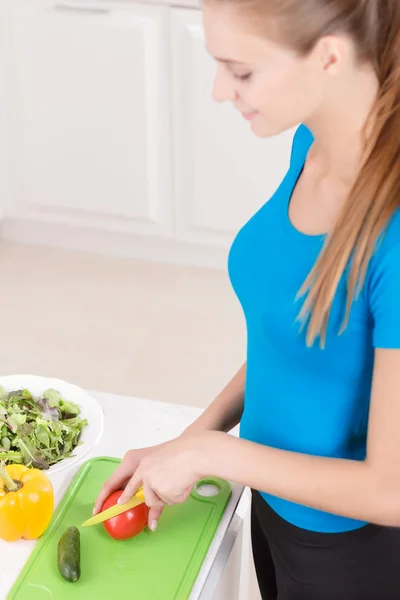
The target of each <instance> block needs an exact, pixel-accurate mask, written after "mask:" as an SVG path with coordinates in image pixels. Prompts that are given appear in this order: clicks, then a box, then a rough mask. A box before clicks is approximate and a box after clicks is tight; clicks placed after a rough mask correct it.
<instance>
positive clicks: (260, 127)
mask: <svg viewBox="0 0 400 600" xmlns="http://www.w3.org/2000/svg"><path fill="white" fill-rule="evenodd" d="M257 121H258V119H254V121H252V122H251V130H252V132H253V133H254V135H256V136H257V137H259V138H269V137H274V136H276V135H279V134H280V133H283V132H284V131H286V130H287V129H289V128H288V127H285V126H283V125H282V126H279V125H278V124H276V123H266V122H265V121H261V120H260V121H258V122H257Z"/></svg>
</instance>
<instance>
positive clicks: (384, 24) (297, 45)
mask: <svg viewBox="0 0 400 600" xmlns="http://www.w3.org/2000/svg"><path fill="white" fill-rule="evenodd" d="M213 1H214V2H222V1H224V2H235V3H237V4H239V5H243V6H244V7H245V9H246V13H247V14H249V13H250V11H256V12H257V17H259V18H258V22H259V23H262V19H261V16H259V15H258V13H261V14H262V13H264V14H266V15H267V16H272V17H273V18H274V19H275V22H276V23H277V25H278V31H279V35H280V36H281V37H282V38H283V41H284V42H285V43H286V44H287V45H288V46H291V47H292V48H294V49H295V50H296V51H297V52H299V53H300V54H302V55H304V56H306V55H307V54H308V53H309V52H311V50H312V49H313V48H314V47H315V45H316V43H317V42H318V40H319V39H321V38H322V37H323V36H325V35H330V34H335V33H338V34H347V35H349V36H350V37H351V38H352V40H353V41H354V43H355V48H356V51H357V54H358V59H359V61H360V63H369V64H371V65H372V67H373V68H374V70H375V72H376V75H377V78H378V81H379V92H378V95H377V98H376V102H375V104H374V106H373V109H372V111H371V114H370V115H369V118H368V120H367V122H366V124H365V127H364V131H363V142H364V147H363V150H364V152H363V156H362V160H361V163H360V169H359V173H358V177H357V179H356V181H355V183H354V185H353V188H352V189H351V191H350V193H349V195H348V197H347V199H346V201H345V203H344V205H343V208H342V210H341V213H340V215H339V217H338V219H337V222H336V224H335V226H334V228H333V230H332V232H331V233H330V234H329V235H328V236H327V238H326V242H325V245H324V247H323V249H322V251H321V253H320V255H319V257H318V259H317V261H316V263H315V265H314V267H313V268H312V270H311V272H310V273H309V275H308V277H307V278H306V280H305V282H304V284H303V286H302V287H301V289H300V290H299V296H304V297H305V299H304V304H303V306H302V309H301V311H300V314H299V320H300V321H301V322H302V323H303V324H304V326H306V328H307V331H306V340H307V345H309V346H311V345H312V344H313V343H314V342H315V340H316V339H317V338H319V340H320V344H321V346H324V345H325V341H326V331H327V325H328V320H329V315H330V311H331V307H332V303H333V300H334V297H335V294H336V291H337V288H338V285H339V282H340V280H341V278H342V277H343V275H344V273H345V271H346V270H347V269H348V268H349V275H348V279H347V301H346V306H345V307H344V308H345V312H344V319H343V323H342V327H341V330H340V332H341V331H343V330H344V329H345V327H346V325H347V323H348V319H349V314H350V309H351V305H352V302H353V300H354V299H355V297H356V296H357V294H358V293H359V291H360V290H361V288H362V286H363V283H364V281H365V276H366V272H367V268H368V264H369V261H370V259H371V257H372V255H373V253H374V250H375V247H376V244H377V241H378V238H379V236H380V234H381V233H382V232H383V231H384V230H385V227H386V226H387V224H388V223H389V221H390V218H391V217H392V215H393V214H394V212H395V211H396V209H397V208H399V207H400V0H213ZM261 26H262V25H261Z"/></svg>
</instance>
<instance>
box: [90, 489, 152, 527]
mask: <svg viewBox="0 0 400 600" xmlns="http://www.w3.org/2000/svg"><path fill="white" fill-rule="evenodd" d="M143 502H144V491H143V488H140V489H139V490H138V491H137V492H136V494H135V495H134V496H133V497H132V498H131V499H130V500H128V502H126V503H125V504H115V505H114V506H111V508H107V510H104V511H103V512H101V513H99V514H98V515H95V516H94V517H91V518H90V519H88V520H87V521H85V522H84V523H82V527H90V525H97V524H98V523H103V521H107V520H108V519H111V518H112V517H116V516H117V515H120V514H121V513H123V512H126V511H127V510H129V509H131V508H135V506H139V504H142V503H143Z"/></svg>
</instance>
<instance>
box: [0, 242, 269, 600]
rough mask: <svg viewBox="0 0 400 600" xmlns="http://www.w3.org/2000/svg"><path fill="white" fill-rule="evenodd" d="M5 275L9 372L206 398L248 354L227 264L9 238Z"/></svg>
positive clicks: (1, 360) (3, 342)
mask: <svg viewBox="0 0 400 600" xmlns="http://www.w3.org/2000/svg"><path fill="white" fill-rule="evenodd" d="M0 281H1V294H0V315H1V317H0V365H1V368H0V373H1V374H3V375H6V374H12V373H32V374H36V375H44V376H53V377H60V378H62V379H65V380H67V381H71V382H73V383H76V384H78V385H80V386H82V387H85V388H88V389H96V390H100V391H108V392H115V393H118V394H126V395H131V396H138V397H145V398H151V399H154V400H161V401H165V402H177V403H180V404H190V405H193V406H200V407H206V406H207V405H208V404H209V403H210V402H211V401H212V400H213V398H214V397H215V395H216V394H217V393H218V392H219V391H220V389H222V387H224V385H225V384H226V383H227V382H228V381H229V379H230V378H231V377H232V376H233V374H234V373H235V372H236V370H237V369H238V368H239V367H240V365H241V364H242V363H243V362H244V359H245V327H244V321H243V317H242V313H241V308H240V306H239V303H238V301H237V299H236V297H235V295H234V293H233V291H232V289H231V287H230V283H229V279H228V276H227V274H226V273H225V272H220V271H212V270H202V269H191V268H186V267H181V266H169V265H160V264H154V263H144V262H137V261H132V260H121V259H113V258H105V257H101V256H92V255H87V254H81V253H74V252H70V251H64V250H59V249H50V248H40V247H35V246H23V245H17V244H11V243H6V242H0ZM235 568H238V567H235ZM250 568H251V571H250V574H249V579H250V582H249V586H250V588H249V594H248V600H257V599H259V594H258V592H257V586H256V584H255V577H254V570H253V565H252V564H251V565H250ZM246 595H247V594H246ZM239 600H241V599H239Z"/></svg>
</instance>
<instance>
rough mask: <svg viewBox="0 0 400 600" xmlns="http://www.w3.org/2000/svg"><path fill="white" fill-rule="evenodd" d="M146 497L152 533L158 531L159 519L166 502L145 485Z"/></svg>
mask: <svg viewBox="0 0 400 600" xmlns="http://www.w3.org/2000/svg"><path fill="white" fill-rule="evenodd" d="M144 497H145V499H146V504H147V506H148V507H149V508H150V510H149V516H148V521H147V523H148V526H149V529H151V531H155V530H156V529H157V524H158V519H159V518H160V516H161V513H162V511H163V509H164V507H165V502H164V501H163V500H162V499H161V498H160V497H159V496H158V495H157V494H156V492H155V491H154V490H152V489H151V487H149V486H148V485H146V484H145V485H144Z"/></svg>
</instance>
